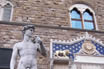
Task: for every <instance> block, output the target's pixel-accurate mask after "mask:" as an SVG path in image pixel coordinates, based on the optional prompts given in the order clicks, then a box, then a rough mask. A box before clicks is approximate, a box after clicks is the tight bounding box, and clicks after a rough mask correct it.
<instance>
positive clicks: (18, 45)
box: [14, 42, 22, 48]
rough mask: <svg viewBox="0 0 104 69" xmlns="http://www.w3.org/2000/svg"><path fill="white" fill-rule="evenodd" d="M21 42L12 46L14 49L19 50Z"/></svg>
mask: <svg viewBox="0 0 104 69" xmlns="http://www.w3.org/2000/svg"><path fill="white" fill-rule="evenodd" d="M21 44H22V42H17V43H15V44H14V48H19V47H20V46H21Z"/></svg>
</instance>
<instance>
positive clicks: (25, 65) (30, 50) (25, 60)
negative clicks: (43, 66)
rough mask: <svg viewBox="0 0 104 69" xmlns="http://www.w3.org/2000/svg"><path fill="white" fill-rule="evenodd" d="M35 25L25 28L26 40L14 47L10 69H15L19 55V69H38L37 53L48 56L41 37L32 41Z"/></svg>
mask: <svg viewBox="0 0 104 69" xmlns="http://www.w3.org/2000/svg"><path fill="white" fill-rule="evenodd" d="M34 29H35V28H34V26H33V25H27V26H24V29H23V34H24V39H23V41H21V42H18V43H16V44H15V45H14V47H13V53H12V57H11V62H10V69H15V66H16V58H17V55H19V56H20V60H19V63H18V67H17V69H37V59H36V57H37V51H39V52H40V53H41V54H42V55H43V56H46V55H47V54H46V50H45V47H44V46H43V43H42V41H41V39H40V38H39V37H35V38H34V40H32V39H31V37H32V34H33V32H34Z"/></svg>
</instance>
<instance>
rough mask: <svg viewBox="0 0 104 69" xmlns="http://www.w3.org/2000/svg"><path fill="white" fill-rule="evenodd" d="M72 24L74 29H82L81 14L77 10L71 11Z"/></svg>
mask: <svg viewBox="0 0 104 69" xmlns="http://www.w3.org/2000/svg"><path fill="white" fill-rule="evenodd" d="M71 22H72V27H73V28H80V29H81V28H82V26H81V16H80V12H79V11H78V10H77V9H76V8H74V9H73V10H72V11H71Z"/></svg>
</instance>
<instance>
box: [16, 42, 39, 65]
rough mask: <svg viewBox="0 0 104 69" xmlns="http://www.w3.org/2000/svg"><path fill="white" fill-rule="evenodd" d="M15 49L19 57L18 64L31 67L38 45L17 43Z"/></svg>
mask: <svg viewBox="0 0 104 69" xmlns="http://www.w3.org/2000/svg"><path fill="white" fill-rule="evenodd" d="M17 48H18V54H19V55H20V63H24V64H25V65H31V64H33V63H35V62H36V56H37V49H38V48H39V44H38V43H35V44H34V43H32V42H26V43H24V42H20V43H18V45H17Z"/></svg>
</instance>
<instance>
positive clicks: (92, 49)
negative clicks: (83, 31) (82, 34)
mask: <svg viewBox="0 0 104 69" xmlns="http://www.w3.org/2000/svg"><path fill="white" fill-rule="evenodd" d="M82 49H83V51H84V52H85V53H87V54H89V55H90V54H93V53H94V52H95V50H96V47H95V46H94V45H93V44H92V43H91V42H89V41H85V43H83V45H82Z"/></svg>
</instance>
